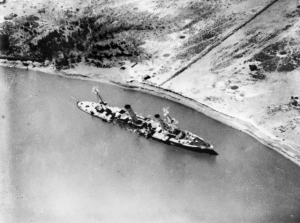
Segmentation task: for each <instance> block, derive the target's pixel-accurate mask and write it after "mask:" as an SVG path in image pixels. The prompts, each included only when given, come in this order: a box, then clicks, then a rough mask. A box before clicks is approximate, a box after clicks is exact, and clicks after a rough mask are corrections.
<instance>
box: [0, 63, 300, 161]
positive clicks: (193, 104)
mask: <svg viewBox="0 0 300 223" xmlns="http://www.w3.org/2000/svg"><path fill="white" fill-rule="evenodd" d="M0 66H5V67H13V68H18V69H32V70H36V71H40V72H45V73H50V74H55V75H60V76H63V77H69V78H76V79H82V80H92V81H96V82H100V83H106V84H112V85H117V86H119V87H122V88H126V89H131V90H135V91H142V92H145V93H148V94H152V95H155V96H158V97H162V98H166V99H168V100H171V101H174V102H177V103H180V104H182V105H185V106H187V107H190V108H192V109H194V110H196V111H197V112H201V113H202V114H204V115H206V116H208V117H210V118H212V119H214V120H217V121H219V122H221V123H224V124H226V125H228V126H230V127H232V128H235V129H238V130H240V131H243V132H244V133H247V134H248V135H250V136H252V137H254V138H255V139H256V140H258V141H259V142H260V143H262V144H263V145H265V146H267V147H269V148H271V149H273V150H275V151H277V152H278V153H280V154H281V155H283V156H284V157H286V158H287V159H289V160H291V161H292V162H294V163H295V164H297V165H298V166H300V156H299V155H297V150H296V149H294V148H293V146H292V145H290V144H288V143H285V142H282V141H281V140H278V139H274V138H272V136H270V135H267V134H265V133H264V132H263V131H261V130H260V129H259V128H258V127H256V126H254V125H252V124H251V123H248V122H246V121H244V120H241V119H238V118H236V117H233V116H229V115H226V114H223V113H221V112H218V111H216V110H214V109H212V108H210V107H208V106H206V105H204V104H202V103H200V102H198V101H196V100H194V99H191V98H189V97H186V96H184V95H182V94H179V93H176V92H174V91H171V90H168V89H163V88H161V87H158V86H153V85H149V84H146V83H139V82H137V81H136V82H133V83H130V84H129V83H125V82H120V81H112V80H108V79H101V78H91V77H89V76H86V75H81V74H69V73H66V72H63V71H58V70H55V69H53V68H49V67H28V66H27V67H25V66H20V65H19V66H15V65H14V64H13V63H11V62H10V63H7V62H5V63H3V60H2V61H0ZM219 152H220V151H219Z"/></svg>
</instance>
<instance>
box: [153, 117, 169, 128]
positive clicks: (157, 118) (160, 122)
mask: <svg viewBox="0 0 300 223" xmlns="http://www.w3.org/2000/svg"><path fill="white" fill-rule="evenodd" d="M154 118H156V120H157V121H158V122H159V124H160V126H161V128H162V129H163V130H166V126H165V123H164V121H163V120H162V119H161V117H160V115H159V114H156V115H154Z"/></svg>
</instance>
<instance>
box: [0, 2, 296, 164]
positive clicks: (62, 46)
mask: <svg viewBox="0 0 300 223" xmlns="http://www.w3.org/2000/svg"><path fill="white" fill-rule="evenodd" d="M12 13H13V14H12ZM0 14H1V16H2V17H1V18H0V21H1V22H2V23H1V25H0V27H1V30H0V32H1V34H0V52H1V54H0V58H2V60H1V61H0V62H1V63H2V65H6V66H15V67H18V68H30V69H39V70H44V71H48V72H51V73H57V71H59V73H60V74H65V75H73V74H75V75H81V76H84V77H85V76H86V77H89V78H93V79H98V80H111V81H116V82H118V83H125V82H126V80H129V79H134V80H137V82H132V83H131V85H132V86H134V85H137V86H139V87H141V88H144V89H152V90H153V89H154V91H158V90H159V92H160V93H165V94H166V95H168V92H166V91H163V90H160V89H167V90H171V91H173V92H175V93H179V94H180V95H182V96H183V97H182V96H180V95H177V96H178V98H177V99H176V100H179V101H180V102H181V103H185V104H187V105H189V106H192V107H194V108H196V109H197V110H201V111H202V112H204V113H205V114H207V115H209V116H211V117H214V118H216V119H218V120H221V121H223V122H225V123H227V124H229V125H231V126H234V127H236V128H239V129H241V130H243V131H245V132H248V133H249V134H252V135H253V136H254V137H256V138H258V139H259V140H260V141H261V142H263V143H264V144H266V145H269V146H271V147H272V148H274V149H276V150H277V151H279V152H281V153H282V154H283V155H285V156H286V157H288V158H290V159H291V160H293V161H294V162H296V163H298V164H299V163H300V161H299V160H300V152H299V151H300V147H299V146H298V145H299V141H300V137H299V136H298V135H299V133H300V129H299V128H300V127H299V126H298V124H299V123H300V118H299V111H298V110H296V109H294V108H291V107H290V106H288V103H289V99H290V97H291V95H295V94H298V93H299V92H298V89H297V86H298V83H299V81H300V78H299V76H298V72H299V69H298V67H299V66H300V54H299V53H298V47H299V43H300V42H299V41H298V39H299V35H300V30H299V29H300V28H299V27H300V23H299V16H300V7H299V2H298V1H296V0H293V1H288V0H283V1H276V0H273V1H271V0H264V1H258V0H255V1H253V0H245V1H240V0H218V1H195V0H190V1H183V0H181V1H172V0H169V1H164V2H163V3H162V2H161V1H154V0H152V1H151V0H147V1H143V2H142V1H135V0H131V1H126V2H125V1H109V2H108V1H92V0H91V1H86V2H84V3H81V1H64V2H63V3H62V2H61V1H42V0H39V1H34V3H32V2H31V1H21V3H20V2H17V1H8V2H6V3H4V4H1V5H0ZM7 58H8V59H9V60H7ZM31 61H35V62H34V63H32V62H31ZM250 68H251V69H250ZM137 83H143V84H142V85H140V84H137ZM158 86H160V89H158V88H157V87H158ZM152 90H150V91H152ZM172 94H173V93H172ZM169 97H171V98H172V97H173V96H170V95H169ZM184 97H186V98H185V99H184ZM173 98H174V97H173ZM190 100H192V103H189V101H190ZM210 108H211V109H210Z"/></svg>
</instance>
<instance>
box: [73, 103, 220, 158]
mask: <svg viewBox="0 0 300 223" xmlns="http://www.w3.org/2000/svg"><path fill="white" fill-rule="evenodd" d="M77 106H78V107H79V108H80V109H81V110H82V111H84V112H86V113H88V114H90V115H92V116H95V117H98V118H100V119H102V120H103V121H106V122H112V123H114V124H118V125H120V126H121V127H123V128H125V129H128V130H130V131H137V133H138V134H139V135H142V136H144V137H146V138H152V139H154V140H157V141H160V142H163V143H165V144H168V145H174V146H178V147H181V148H183V149H186V150H190V151H194V152H198V153H207V154H209V155H218V153H217V152H216V151H214V150H213V146H212V145H210V144H209V143H207V142H205V141H204V140H203V139H202V138H200V137H199V136H196V135H194V134H193V133H189V134H191V135H193V136H194V137H195V139H196V141H197V140H198V141H199V145H190V144H187V143H181V142H180V141H181V140H177V139H176V138H175V137H167V136H166V137H165V136H163V135H162V134H159V133H156V132H155V133H154V134H146V133H145V132H149V128H148V127H144V126H143V124H146V123H149V122H150V121H151V119H149V118H145V117H142V116H137V117H138V119H139V120H140V121H141V124H140V125H139V126H137V125H135V124H134V123H132V122H131V121H129V122H128V120H130V116H129V115H128V114H124V115H123V119H120V118H117V117H115V114H116V113H117V112H119V111H121V110H122V109H121V108H118V107H111V106H108V105H107V108H109V110H110V111H112V112H110V113H109V114H108V113H107V112H106V111H101V110H100V111H99V109H98V107H99V106H100V107H101V106H102V105H100V104H99V103H95V102H89V101H80V102H78V103H77ZM124 118H125V119H124ZM126 120H127V121H126ZM146 128H147V129H146ZM145 130H147V131H145ZM151 130H152V129H151Z"/></svg>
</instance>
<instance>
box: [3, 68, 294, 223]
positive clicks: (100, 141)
mask: <svg viewBox="0 0 300 223" xmlns="http://www.w3.org/2000/svg"><path fill="white" fill-rule="evenodd" d="M0 84H1V85H0V86H1V89H0V93H1V97H0V99H1V104H2V108H1V110H0V111H1V113H2V114H0V115H1V117H2V118H1V122H0V123H1V127H2V135H3V139H4V140H2V142H1V143H0V146H1V150H2V153H1V156H2V157H1V162H2V164H1V179H3V180H2V182H3V185H4V186H3V187H2V191H1V194H2V198H3V201H2V206H3V207H5V208H2V211H1V212H0V214H2V216H4V217H3V219H4V220H5V222H22V223H27V222H28V223H29V222H37V223H46V222H47V223H48V222H49V223H50V222H51V223H52V222H53V223H56V222H57V223H61V222H72V223H76V222H78V223H79V222H101V223H106V222H107V223H112V222H122V223H123V222H125V223H126V222H128V223H135V222H136V223H140V222H151V223H152V222H153V223H156V222H172V223H174V222H180V223H182V222H187V223H194V222H195V223H196V222H197V223H198V222H209V223H214V222H216V223H219V222H247V223H248V222H249V223H259V222H266V223H267V222H272V223H279V222H285V223H286V222H295V223H296V222H297V223H298V222H300V197H299V195H300V171H299V170H300V168H299V167H298V166H296V165H295V164H294V163H292V162H291V161H289V160H287V159H286V158H284V157H283V156H281V155H280V154H278V153H276V152H275V151H273V150H271V149H269V148H267V147H265V146H263V145H261V144H260V143H259V142H257V141H256V140H255V139H253V138H251V137H250V136H248V135H246V134H244V133H242V132H240V131H237V130H234V129H232V128H230V127H228V126H226V125H223V124H221V123H219V122H217V121H215V120H213V119H210V118H208V117H206V116H204V115H202V114H200V113H197V112H196V111H194V110H192V109H189V108H187V107H184V106H182V105H180V104H177V103H174V102H171V101H168V100H165V99H162V98H158V97H154V96H151V95H147V94H144V93H140V92H136V91H131V90H124V89H120V88H118V87H115V86H110V85H106V84H99V83H95V82H91V81H83V80H75V79H67V78H64V77H60V76H54V75H49V74H43V73H39V72H34V71H23V70H16V69H12V68H3V67H1V68H0ZM95 85H98V86H99V90H100V92H101V94H102V96H103V98H105V99H106V100H107V101H108V102H109V103H110V104H111V105H114V106H123V105H125V104H131V105H132V107H133V108H134V109H135V111H136V112H138V113H142V114H145V115H146V114H152V115H154V114H155V113H162V112H161V108H163V107H169V110H170V111H171V115H172V116H174V117H175V118H176V119H177V120H179V122H180V126H181V127H182V128H184V129H188V130H190V131H191V132H194V133H195V134H197V135H200V136H201V137H203V138H204V139H205V140H207V141H208V142H210V143H212V144H213V145H214V147H215V149H216V151H217V152H218V153H219V154H220V155H219V156H216V157H214V156H208V155H206V154H197V153H194V152H190V151H187V150H183V149H181V148H177V147H173V146H168V145H165V144H162V143H159V142H157V141H154V140H147V139H145V138H143V137H139V136H138V135H137V134H135V133H131V132H128V131H125V130H122V129H120V128H119V127H117V126H113V125H111V124H108V123H104V122H102V121H101V120H100V119H97V118H95V117H92V116H90V115H87V114H86V113H84V112H82V111H80V110H79V109H78V108H77V107H76V102H77V101H78V100H90V101H95V100H96V97H95V95H93V94H92V93H91V88H92V87H93V86H95ZM3 188H4V189H5V190H4V189H3Z"/></svg>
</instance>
